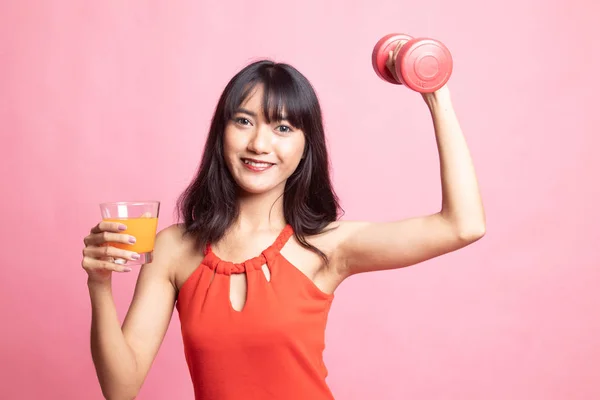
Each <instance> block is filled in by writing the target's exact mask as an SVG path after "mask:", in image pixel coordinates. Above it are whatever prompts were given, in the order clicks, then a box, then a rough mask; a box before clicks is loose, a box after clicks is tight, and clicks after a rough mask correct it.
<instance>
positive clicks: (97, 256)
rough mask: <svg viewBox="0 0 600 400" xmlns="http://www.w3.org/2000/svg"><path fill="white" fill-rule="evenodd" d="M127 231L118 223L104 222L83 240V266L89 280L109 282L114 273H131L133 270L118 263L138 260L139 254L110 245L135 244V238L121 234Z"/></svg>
mask: <svg viewBox="0 0 600 400" xmlns="http://www.w3.org/2000/svg"><path fill="white" fill-rule="evenodd" d="M125 229H127V227H126V226H125V225H123V224H120V223H118V222H107V221H102V222H100V223H99V224H98V225H96V226H95V227H93V228H92V229H91V230H90V234H89V235H88V236H86V237H85V238H84V239H83V243H84V245H85V247H84V248H83V261H82V262H81V266H82V267H83V269H84V270H85V272H87V274H88V280H91V281H107V280H109V279H110V277H111V275H112V273H113V271H115V272H129V271H131V268H129V267H126V266H124V265H121V264H118V261H122V260H124V259H126V260H136V259H138V258H139V254H137V253H135V252H132V251H128V250H123V249H119V248H116V247H114V246H111V245H110V243H124V244H132V243H135V238H134V237H133V236H131V235H125V234H122V233H120V232H122V231H124V230H125ZM115 261H117V262H115Z"/></svg>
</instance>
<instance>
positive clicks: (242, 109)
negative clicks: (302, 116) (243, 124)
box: [235, 108, 289, 121]
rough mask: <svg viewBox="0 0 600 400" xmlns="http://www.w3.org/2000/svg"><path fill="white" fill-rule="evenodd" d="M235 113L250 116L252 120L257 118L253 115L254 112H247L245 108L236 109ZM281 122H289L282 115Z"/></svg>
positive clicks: (285, 116)
mask: <svg viewBox="0 0 600 400" xmlns="http://www.w3.org/2000/svg"><path fill="white" fill-rule="evenodd" d="M235 113H236V114H238V113H240V114H246V115H249V116H251V117H253V118H256V117H257V115H256V113H255V112H252V111H250V110H248V109H246V108H238V109H237V110H236V111H235ZM281 121H289V120H288V119H287V115H282V118H281Z"/></svg>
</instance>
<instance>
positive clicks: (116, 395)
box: [102, 385, 139, 400]
mask: <svg viewBox="0 0 600 400" xmlns="http://www.w3.org/2000/svg"><path fill="white" fill-rule="evenodd" d="M102 394H103V395H104V398H105V399H107V400H133V399H135V398H136V397H137V396H138V394H139V388H138V387H136V386H133V385H132V386H129V387H122V386H121V387H113V388H103V389H102Z"/></svg>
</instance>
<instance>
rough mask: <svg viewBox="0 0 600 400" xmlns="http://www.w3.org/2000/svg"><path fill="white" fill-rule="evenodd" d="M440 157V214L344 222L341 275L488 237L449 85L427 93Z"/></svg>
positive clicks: (400, 262)
mask: <svg viewBox="0 0 600 400" xmlns="http://www.w3.org/2000/svg"><path fill="white" fill-rule="evenodd" d="M423 98H424V100H425V102H426V104H427V106H428V107H429V110H430V112H431V116H432V119H433V126H434V130H435V136H436V140H437V147H438V151H439V159H440V170H441V171H440V172H441V184H442V204H441V209H440V211H438V212H436V213H432V214H430V215H425V216H420V217H414V218H409V219H405V220H401V221H393V222H384V223H371V222H343V223H341V225H340V232H339V234H338V237H339V239H338V246H337V249H336V253H337V254H336V259H337V260H339V261H338V263H337V265H338V267H337V269H338V271H339V272H341V274H340V276H342V277H346V276H349V275H352V274H355V273H360V272H367V271H379V270H386V269H393V268H400V267H406V266H409V265H414V264H417V263H420V262H423V261H425V260H428V259H431V258H434V257H437V256H440V255H442V254H445V253H448V252H451V251H454V250H458V249H460V248H462V247H465V246H467V245H468V244H470V243H473V242H475V241H476V240H478V239H480V238H481V237H483V235H484V234H485V214H484V209H483V205H482V201H481V197H480V193H479V188H478V184H477V178H476V175H475V169H474V167H473V162H472V160H471V155H470V152H469V149H468V147H467V143H466V140H465V137H464V136H463V133H462V130H461V127H460V124H459V121H458V118H457V116H456V113H455V111H454V108H453V105H452V101H451V98H450V92H449V90H448V88H447V87H446V86H444V87H443V88H441V89H440V90H438V91H437V92H434V93H429V94H423Z"/></svg>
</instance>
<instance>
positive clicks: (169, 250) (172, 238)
mask: <svg viewBox="0 0 600 400" xmlns="http://www.w3.org/2000/svg"><path fill="white" fill-rule="evenodd" d="M197 256H198V251H197V250H196V249H195V241H194V239H193V238H192V237H191V236H190V235H186V234H185V228H184V226H183V225H182V224H172V225H170V226H168V227H166V228H164V229H162V230H161V231H160V232H158V234H157V235H156V243H155V245H154V257H155V261H160V262H158V263H157V264H158V265H163V266H165V267H166V268H167V269H168V274H169V279H170V280H171V282H172V284H173V286H174V287H175V289H178V288H179V285H178V282H179V280H180V276H181V275H182V273H183V274H185V267H186V266H187V265H189V263H190V260H192V259H194V258H197ZM152 264H154V262H153V263H152ZM150 265H151V264H150Z"/></svg>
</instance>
